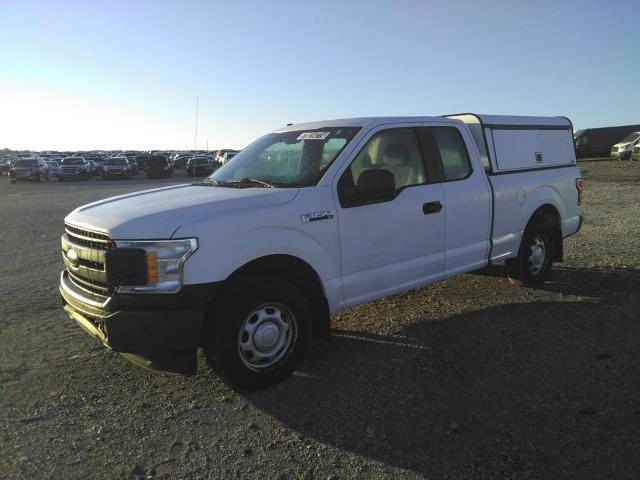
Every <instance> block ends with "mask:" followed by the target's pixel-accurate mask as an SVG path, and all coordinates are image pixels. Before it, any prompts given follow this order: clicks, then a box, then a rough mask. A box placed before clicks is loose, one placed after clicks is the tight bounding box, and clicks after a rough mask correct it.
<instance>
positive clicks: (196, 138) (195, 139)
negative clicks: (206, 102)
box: [193, 96, 198, 150]
mask: <svg viewBox="0 0 640 480" xmlns="http://www.w3.org/2000/svg"><path fill="white" fill-rule="evenodd" d="M193 149H194V150H197V149H198V97H197V96H196V136H195V138H194V140H193Z"/></svg>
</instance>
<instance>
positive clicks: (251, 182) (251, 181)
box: [215, 178, 275, 188]
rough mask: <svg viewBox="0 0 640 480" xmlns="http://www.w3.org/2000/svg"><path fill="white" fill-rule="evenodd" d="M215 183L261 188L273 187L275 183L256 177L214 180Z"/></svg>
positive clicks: (223, 185)
mask: <svg viewBox="0 0 640 480" xmlns="http://www.w3.org/2000/svg"><path fill="white" fill-rule="evenodd" d="M215 185H220V186H222V187H225V186H229V187H236V186H237V187H243V186H247V187H251V186H254V187H262V188H274V187H275V185H274V184H272V183H269V182H265V181H264V180H258V179H256V178H241V179H239V180H226V181H224V182H216V183H215Z"/></svg>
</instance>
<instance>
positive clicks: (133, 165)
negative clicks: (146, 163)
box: [127, 157, 140, 176]
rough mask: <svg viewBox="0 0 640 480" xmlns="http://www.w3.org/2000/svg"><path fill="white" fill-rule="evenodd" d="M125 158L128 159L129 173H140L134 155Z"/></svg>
mask: <svg viewBox="0 0 640 480" xmlns="http://www.w3.org/2000/svg"><path fill="white" fill-rule="evenodd" d="M127 160H129V165H130V166H131V173H132V174H133V175H134V176H136V175H138V173H140V166H139V165H138V161H137V160H136V157H127Z"/></svg>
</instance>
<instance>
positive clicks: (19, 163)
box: [13, 160, 38, 167]
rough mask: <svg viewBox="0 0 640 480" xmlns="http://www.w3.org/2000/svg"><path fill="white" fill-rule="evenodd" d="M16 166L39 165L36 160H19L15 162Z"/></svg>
mask: <svg viewBox="0 0 640 480" xmlns="http://www.w3.org/2000/svg"><path fill="white" fill-rule="evenodd" d="M13 166H14V167H37V166H38V162H37V161H35V160H17V161H16V162H15V163H14V164H13Z"/></svg>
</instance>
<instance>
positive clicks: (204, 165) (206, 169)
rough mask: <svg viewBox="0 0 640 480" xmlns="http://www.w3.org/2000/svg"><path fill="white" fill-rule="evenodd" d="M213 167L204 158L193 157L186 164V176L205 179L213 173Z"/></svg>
mask: <svg viewBox="0 0 640 480" xmlns="http://www.w3.org/2000/svg"><path fill="white" fill-rule="evenodd" d="M213 170H214V168H213V165H212V164H211V163H210V162H209V160H207V159H206V158H205V157H193V158H190V159H189V161H188V162H187V175H189V176H190V177H192V176H197V177H205V176H207V175H211V174H212V173H213Z"/></svg>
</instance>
